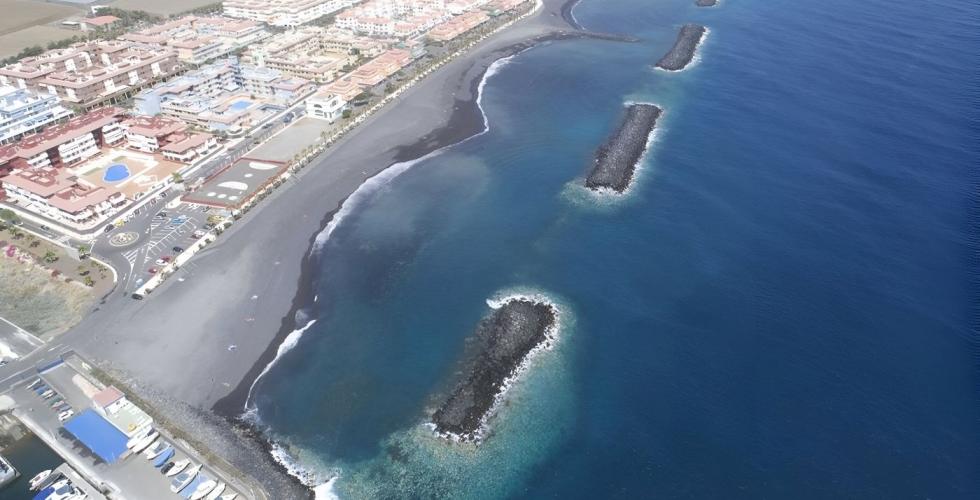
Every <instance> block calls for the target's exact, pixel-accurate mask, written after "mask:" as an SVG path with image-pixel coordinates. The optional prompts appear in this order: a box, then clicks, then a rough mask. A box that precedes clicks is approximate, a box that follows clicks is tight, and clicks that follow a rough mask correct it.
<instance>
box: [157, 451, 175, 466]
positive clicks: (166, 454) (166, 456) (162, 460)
mask: <svg viewBox="0 0 980 500" xmlns="http://www.w3.org/2000/svg"><path fill="white" fill-rule="evenodd" d="M173 456H174V449H173V447H168V448H167V449H166V450H163V453H161V454H160V456H158V457H157V458H156V459H154V460H153V466H154V467H156V468H160V467H163V465H164V464H166V463H167V460H170V459H171V458H173Z"/></svg>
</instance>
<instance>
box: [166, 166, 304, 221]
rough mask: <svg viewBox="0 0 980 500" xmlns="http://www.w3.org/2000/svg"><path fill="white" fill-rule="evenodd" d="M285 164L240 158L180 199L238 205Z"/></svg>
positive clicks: (199, 202) (215, 205)
mask: <svg viewBox="0 0 980 500" xmlns="http://www.w3.org/2000/svg"><path fill="white" fill-rule="evenodd" d="M286 168H287V164H286V163H285V162H275V161H267V160H260V159H257V158H252V157H245V158H241V159H239V160H238V161H236V162H235V163H233V164H232V165H231V166H229V167H228V168H226V169H225V170H223V171H221V172H219V173H218V174H217V175H215V176H214V177H211V178H210V179H208V180H207V181H205V182H204V184H202V185H201V187H200V188H198V189H197V190H196V191H194V192H192V193H188V194H186V195H184V196H183V197H182V198H181V199H182V200H184V201H186V202H188V203H197V204H200V205H209V206H213V207H222V208H232V209H234V208H238V207H240V206H241V205H242V204H243V203H245V202H246V201H247V200H248V199H249V198H251V197H252V196H253V195H254V194H255V193H256V192H258V191H259V190H260V189H262V187H263V186H265V185H266V184H267V183H268V182H270V181H271V180H272V179H273V178H274V177H276V176H277V175H279V174H280V173H282V172H283V171H284V170H286Z"/></svg>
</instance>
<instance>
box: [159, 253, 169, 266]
mask: <svg viewBox="0 0 980 500" xmlns="http://www.w3.org/2000/svg"><path fill="white" fill-rule="evenodd" d="M170 259H171V257H170V256H169V255H164V256H163V257H160V258H159V259H157V265H158V266H165V265H167V264H168V263H169V262H170Z"/></svg>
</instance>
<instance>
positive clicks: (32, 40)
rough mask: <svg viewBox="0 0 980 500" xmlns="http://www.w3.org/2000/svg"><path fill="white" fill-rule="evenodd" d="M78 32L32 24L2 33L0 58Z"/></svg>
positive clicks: (69, 36) (0, 37)
mask: <svg viewBox="0 0 980 500" xmlns="http://www.w3.org/2000/svg"><path fill="white" fill-rule="evenodd" d="M0 1H3V0H0ZM78 33H79V32H78V31H75V30H69V29H62V28H55V27H54V26H32V27H30V28H25V29H22V30H20V31H15V32H13V33H8V34H6V35H0V58H4V57H9V56H13V55H17V54H18V53H19V52H20V51H21V50H23V49H26V48H27V47H30V46H32V45H40V46H41V47H44V46H46V45H47V44H48V43H49V42H54V41H58V40H63V39H65V38H71V37H72V36H74V35H77V34H78Z"/></svg>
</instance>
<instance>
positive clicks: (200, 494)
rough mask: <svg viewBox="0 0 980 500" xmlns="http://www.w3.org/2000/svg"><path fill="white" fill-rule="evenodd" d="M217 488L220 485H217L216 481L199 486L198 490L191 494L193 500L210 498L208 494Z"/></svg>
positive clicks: (205, 482) (211, 480)
mask: <svg viewBox="0 0 980 500" xmlns="http://www.w3.org/2000/svg"><path fill="white" fill-rule="evenodd" d="M215 486H218V483H216V482H215V481H214V479H209V480H207V481H204V482H203V483H201V484H199V485H197V488H195V489H194V492H193V493H191V500H201V499H202V498H204V497H206V496H208V493H211V490H213V489H214V488H215Z"/></svg>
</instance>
